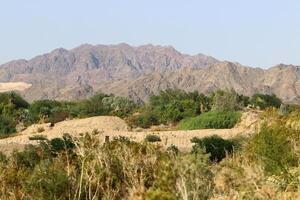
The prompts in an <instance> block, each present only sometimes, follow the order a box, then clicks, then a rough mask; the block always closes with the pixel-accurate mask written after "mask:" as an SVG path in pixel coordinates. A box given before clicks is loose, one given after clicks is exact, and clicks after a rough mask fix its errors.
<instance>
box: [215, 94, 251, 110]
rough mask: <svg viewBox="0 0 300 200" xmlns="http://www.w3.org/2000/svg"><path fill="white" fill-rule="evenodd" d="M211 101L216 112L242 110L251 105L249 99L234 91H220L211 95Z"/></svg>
mask: <svg viewBox="0 0 300 200" xmlns="http://www.w3.org/2000/svg"><path fill="white" fill-rule="evenodd" d="M211 99H212V108H213V109H214V110H241V109H242V108H243V107H245V106H247V105H248V103H249V97H246V96H244V95H239V94H238V93H236V92H235V91H234V90H218V91H216V92H214V93H212V94H211Z"/></svg>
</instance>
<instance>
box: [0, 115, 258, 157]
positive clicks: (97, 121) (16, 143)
mask: <svg viewBox="0 0 300 200" xmlns="http://www.w3.org/2000/svg"><path fill="white" fill-rule="evenodd" d="M258 119H259V114H258V113H256V112H245V113H243V115H242V118H241V122H240V123H239V124H237V126H236V127H235V128H232V129H205V130H204V129H203V130H192V131H175V130H174V131H152V130H142V131H138V132H136V131H130V130H129V129H128V126H127V125H126V123H125V122H124V121H123V120H122V119H120V118H118V117H113V116H99V117H90V118H85V119H74V120H67V121H63V122H59V123H57V124H55V126H54V127H50V124H48V123H46V124H34V125H32V126H30V127H28V128H27V129H25V130H24V131H22V132H20V133H18V134H17V135H16V136H14V137H10V138H6V139H0V151H2V152H10V151H11V150H12V149H14V148H17V149H19V148H23V147H24V145H26V144H35V143H36V141H32V140H30V139H29V138H30V137H32V136H37V135H39V136H40V135H42V136H45V137H46V138H47V139H53V138H57V137H62V136H63V134H64V133H68V134H70V135H72V136H75V137H76V136H77V137H78V136H80V135H81V134H84V133H87V132H88V133H93V132H94V133H95V132H98V135H99V137H100V138H101V139H102V140H103V141H104V139H105V136H109V137H110V139H112V138H113V137H118V136H126V137H128V138H130V139H132V140H134V141H142V140H144V139H145V137H146V136H147V135H148V134H156V135H159V136H160V138H161V139H162V142H160V145H162V146H163V147H168V146H170V145H171V144H174V145H176V146H178V148H179V149H181V150H190V149H191V148H192V143H191V142H190V140H191V139H192V138H193V137H205V136H212V135H218V136H220V137H223V138H231V137H235V136H238V135H247V134H251V133H253V131H254V130H255V128H256V123H257V121H258ZM41 129H42V130H43V131H42V132H41V131H40V130H41Z"/></svg>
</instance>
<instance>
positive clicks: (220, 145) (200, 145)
mask: <svg viewBox="0 0 300 200" xmlns="http://www.w3.org/2000/svg"><path fill="white" fill-rule="evenodd" d="M191 142H192V143H194V144H195V145H194V146H193V150H192V152H193V153H197V152H198V151H199V149H203V150H204V151H205V152H206V153H208V154H209V156H210V159H211V160H212V161H217V162H219V161H221V160H222V159H223V158H225V157H226V154H231V153H232V152H233V149H234V145H235V143H234V142H233V141H231V140H225V139H223V138H221V137H219V136H216V135H214V136H210V137H204V138H196V137H195V138H193V139H192V140H191Z"/></svg>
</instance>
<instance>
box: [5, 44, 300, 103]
mask: <svg viewBox="0 0 300 200" xmlns="http://www.w3.org/2000/svg"><path fill="white" fill-rule="evenodd" d="M299 77H300V67H297V66H291V65H289V66H287V65H278V66H275V67H273V68H270V69H268V70H263V69H259V68H250V67H245V66H242V65H240V64H237V63H231V62H221V61H218V60H216V59H215V58H212V57H209V56H205V55H202V54H198V55H195V56H190V55H185V54H181V53H179V52H178V51H176V50H175V49H174V48H172V47H169V46H167V47H163V46H153V45H144V46H139V47H132V46H129V45H127V44H119V45H108V46H105V45H97V46H92V45H82V46H79V47H77V48H75V49H72V50H65V49H56V50H54V51H52V52H51V53H48V54H45V55H41V56H38V57H35V58H33V59H31V60H29V61H26V60H17V61H12V62H9V63H7V64H4V65H2V66H0V82H25V83H28V84H31V85H32V86H31V87H30V88H28V89H27V90H25V91H24V92H22V94H23V95H24V96H25V98H27V99H29V100H35V99H41V98H50V99H79V98H84V97H88V96H91V95H93V94H94V93H96V92H99V91H102V92H105V93H114V94H116V95H122V96H129V97H131V98H133V99H134V100H136V101H139V100H143V101H145V100H147V98H148V97H149V95H151V94H157V93H158V92H159V91H160V90H164V89H167V88H179V89H184V90H186V91H194V90H197V91H200V92H204V93H209V92H211V91H213V90H216V89H220V88H221V89H225V88H228V89H229V88H233V89H235V90H236V91H237V92H240V93H243V94H246V95H251V94H253V93H255V92H263V93H275V94H277V95H278V96H280V97H281V98H283V99H284V100H285V101H292V102H300V79H299Z"/></svg>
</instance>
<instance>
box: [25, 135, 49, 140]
mask: <svg viewBox="0 0 300 200" xmlns="http://www.w3.org/2000/svg"><path fill="white" fill-rule="evenodd" d="M28 139H29V140H47V137H46V136H44V135H34V136H30V137H28Z"/></svg>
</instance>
